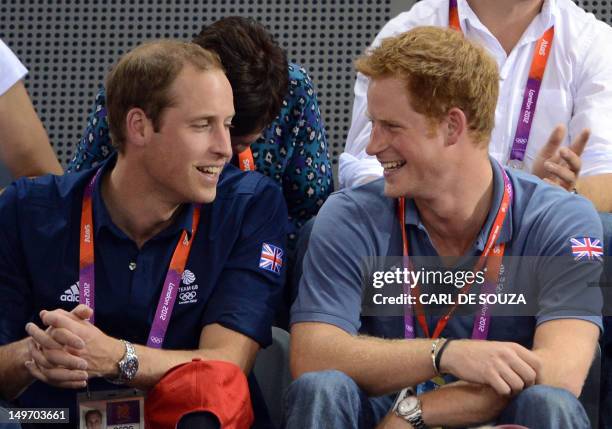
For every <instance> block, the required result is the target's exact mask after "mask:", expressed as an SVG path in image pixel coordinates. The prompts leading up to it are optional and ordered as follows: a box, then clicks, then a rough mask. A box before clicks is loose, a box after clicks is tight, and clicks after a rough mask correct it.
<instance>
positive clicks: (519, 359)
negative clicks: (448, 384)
mask: <svg viewBox="0 0 612 429" xmlns="http://www.w3.org/2000/svg"><path fill="white" fill-rule="evenodd" d="M540 367H541V360H540V358H539V357H538V356H537V355H536V354H535V353H534V352H532V351H531V350H528V349H526V348H525V347H523V346H521V345H519V344H516V343H510V342H499V341H480V340H454V341H453V342H452V343H450V344H449V345H448V347H447V348H446V350H445V351H444V354H443V355H442V359H441V361H440V371H441V372H443V373H448V374H452V375H454V376H455V377H457V378H458V379H460V380H464V381H468V382H471V383H478V384H484V385H488V386H491V387H492V388H493V389H494V390H495V391H496V392H497V393H498V394H500V395H515V394H517V393H519V392H520V391H522V390H523V389H524V388H526V387H529V386H532V385H533V384H535V381H536V375H537V373H538V371H539V370H540Z"/></svg>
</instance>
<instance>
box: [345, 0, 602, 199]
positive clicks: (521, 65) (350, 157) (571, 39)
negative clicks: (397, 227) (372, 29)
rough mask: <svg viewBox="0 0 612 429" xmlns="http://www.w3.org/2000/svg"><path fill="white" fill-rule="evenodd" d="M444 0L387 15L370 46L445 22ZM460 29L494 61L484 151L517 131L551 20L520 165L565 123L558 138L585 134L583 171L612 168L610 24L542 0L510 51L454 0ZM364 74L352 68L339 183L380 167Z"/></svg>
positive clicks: (565, 2) (502, 146)
mask: <svg viewBox="0 0 612 429" xmlns="http://www.w3.org/2000/svg"><path fill="white" fill-rule="evenodd" d="M448 3H449V1H448V0H424V1H421V2H419V3H416V4H415V5H414V6H413V7H412V9H411V10H410V11H408V12H404V13H401V14H400V15H398V16H397V17H395V18H394V19H392V20H391V21H389V22H388V23H387V24H386V25H385V26H384V27H383V29H382V30H381V32H380V33H379V34H378V35H377V36H376V39H374V42H373V44H372V46H378V45H379V44H380V42H381V40H382V39H384V38H386V37H390V36H395V35H397V34H400V33H403V32H406V31H408V30H410V29H411V28H413V27H416V26H419V25H437V26H444V27H447V26H448V12H449V11H448V8H449V6H448ZM457 3H458V8H459V21H460V25H461V29H462V31H463V33H464V34H465V35H466V36H467V37H468V38H469V39H470V40H472V41H475V42H478V43H480V44H482V45H483V46H484V47H485V48H486V49H487V51H488V52H489V53H490V54H491V55H492V56H493V58H494V59H495V60H496V61H497V64H498V66H499V70H500V78H501V79H500V91H499V98H498V101H497V109H496V111H495V128H494V129H493V133H492V135H491V141H490V144H489V152H490V153H491V155H492V156H493V157H494V158H496V159H497V160H499V161H500V162H502V163H504V164H505V163H507V161H508V158H509V155H510V148H511V145H512V141H513V139H514V134H515V131H516V124H517V121H518V116H519V112H520V109H521V104H522V101H523V91H524V89H525V83H526V81H527V75H528V74H529V67H530V65H531V60H532V57H533V51H534V49H535V45H536V42H537V40H538V39H539V38H540V37H541V36H542V34H543V33H544V32H545V31H546V30H547V29H548V28H550V26H551V25H553V24H554V26H555V35H554V39H553V46H552V51H551V53H550V57H549V59H548V64H547V67H546V71H545V73H544V78H543V81H542V86H541V90H540V94H539V98H538V103H537V106H536V110H535V115H534V119H533V126H532V128H531V133H530V135H529V141H528V145H527V152H526V154H525V159H524V162H525V165H524V167H523V168H524V169H525V170H527V171H531V168H532V165H533V160H534V157H535V156H536V155H537V153H538V151H539V150H540V148H541V147H542V146H543V145H544V144H546V142H547V141H548V137H549V136H550V133H551V132H552V130H553V128H554V127H555V126H556V125H558V124H564V125H565V126H566V127H567V129H568V130H569V133H568V134H569V135H566V137H565V140H564V141H563V145H565V146H569V144H570V142H571V141H572V140H573V139H574V138H575V137H576V136H577V135H578V134H579V133H580V132H581V131H582V130H583V129H584V128H589V129H590V130H591V137H590V139H589V141H588V143H587V146H586V148H585V150H584V153H583V154H582V170H581V175H582V176H589V175H595V174H604V173H612V55H611V54H612V51H611V48H610V46H612V27H610V26H608V25H607V24H606V23H604V22H602V21H598V20H597V19H596V18H595V17H594V16H593V14H590V13H586V12H585V11H584V10H582V9H580V8H579V7H578V6H576V5H575V4H574V3H573V2H572V1H571V0H545V1H544V4H543V6H542V10H541V12H540V14H539V15H538V16H536V17H535V18H534V20H533V21H532V22H531V24H530V25H529V27H528V28H527V30H525V32H524V34H523V35H522V36H521V39H520V40H519V42H518V43H517V45H516V46H515V47H514V49H513V50H512V52H511V53H510V55H506V52H505V51H504V49H503V48H502V46H501V45H500V43H499V42H498V41H497V39H495V37H494V36H493V35H492V34H491V32H490V31H489V30H488V29H487V28H486V27H485V26H484V25H483V24H482V23H481V22H480V20H479V19H478V17H477V16H476V14H475V13H474V12H473V11H472V9H471V8H470V6H469V5H468V3H467V1H466V0H458V2H457ZM367 88H368V79H367V78H366V77H365V76H363V75H361V74H360V73H358V74H357V81H356V83H355V100H354V103H353V118H352V123H351V128H350V130H349V133H348V137H347V142H346V146H345V148H344V153H342V154H341V155H340V167H339V176H340V177H339V181H340V187H341V188H342V187H350V186H353V185H356V184H359V183H362V182H363V181H364V179H365V178H366V177H368V176H380V175H382V167H381V165H380V163H379V162H378V161H377V160H376V158H374V157H371V156H368V155H367V154H366V153H365V148H366V146H367V144H368V141H369V138H370V131H371V128H372V127H371V124H370V123H369V121H368V119H367V117H366V115H365V113H366V110H367Z"/></svg>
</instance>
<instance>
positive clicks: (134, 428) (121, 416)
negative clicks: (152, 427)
mask: <svg viewBox="0 0 612 429" xmlns="http://www.w3.org/2000/svg"><path fill="white" fill-rule="evenodd" d="M144 398H145V395H144V392H142V391H140V390H137V389H124V390H104V391H97V392H84V393H79V394H78V396H77V402H78V409H79V427H80V428H82V429H144V427H145V425H144Z"/></svg>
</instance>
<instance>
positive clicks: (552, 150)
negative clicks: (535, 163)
mask: <svg viewBox="0 0 612 429" xmlns="http://www.w3.org/2000/svg"><path fill="white" fill-rule="evenodd" d="M564 138H565V126H563V125H562V124H559V125H557V126H556V127H555V129H554V130H553V132H552V133H551V134H550V137H548V141H547V142H546V144H545V145H544V146H542V149H540V153H539V154H538V155H539V156H541V157H542V158H543V159H548V158H552V157H553V156H555V154H556V153H557V151H558V150H559V146H561V142H562V141H563V139H564Z"/></svg>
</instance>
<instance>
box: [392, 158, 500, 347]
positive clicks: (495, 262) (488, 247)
mask: <svg viewBox="0 0 612 429" xmlns="http://www.w3.org/2000/svg"><path fill="white" fill-rule="evenodd" d="M500 168H501V167H500ZM501 170H502V174H503V177H504V194H503V197H502V201H501V204H500V206H499V209H498V211H497V214H496V216H495V220H494V221H493V226H492V227H491V232H490V233H489V237H488V239H487V242H486V244H485V247H484V250H483V252H482V254H481V255H480V257H479V258H478V261H477V262H476V265H475V266H474V271H480V270H482V268H483V267H484V266H485V264H486V265H487V272H486V276H485V281H486V282H488V283H489V284H491V283H492V282H497V278H498V276H499V270H500V265H501V259H502V257H503V255H504V251H505V244H504V243H500V244H495V242H496V241H497V238H498V237H499V234H500V232H501V228H502V226H503V224H504V220H505V218H506V214H507V213H508V209H509V207H510V204H511V201H512V185H511V183H510V179H509V178H508V176H507V174H506V172H505V171H504V170H503V168H501ZM405 215H406V201H405V198H404V197H401V198H398V204H397V217H398V220H399V223H400V228H401V231H402V244H403V249H402V250H403V256H404V261H405V263H406V265H408V266H407V267H405V268H408V269H410V270H412V269H413V268H412V264H411V262H410V249H409V241H408V234H407V232H406V224H405ZM491 251H492V252H493V255H494V256H493V257H491V258H490V260H489V255H490V253H491ZM472 285H473V282H471V283H470V284H468V285H466V286H464V287H463V288H462V289H461V291H460V292H459V293H468V292H469V290H470V289H471V287H472ZM410 293H411V294H413V295H414V296H415V304H416V310H417V311H416V319H417V321H418V323H419V325H420V326H421V328H422V329H423V332H424V333H425V335H426V336H427V337H431V338H438V337H439V336H440V334H441V333H442V331H443V330H444V328H445V327H446V325H447V324H448V321H449V320H450V319H451V317H452V316H453V313H454V312H455V310H456V309H457V306H458V302H459V301H458V300H457V302H456V303H455V304H454V305H453V306H452V307H451V309H450V310H449V311H448V313H447V314H446V315H444V316H443V317H442V318H441V319H440V320H438V324H437V325H436V328H435V330H434V333H433V335H431V336H430V334H429V326H428V325H427V320H426V319H425V311H424V309H423V306H422V304H421V302H420V299H419V296H420V287H419V285H418V284H417V285H415V287H413V288H412V289H411V292H410ZM482 310H484V313H483V312H482V311H481V312H480V313H479V314H481V317H480V319H483V318H484V319H483V320H484V322H485V323H486V325H485V327H484V329H483V328H481V329H479V330H477V329H476V325H477V324H478V320H476V321H475V322H474V330H473V337H475V338H479V339H480V337H482V336H483V334H484V338H483V339H485V338H486V334H487V332H488V327H489V321H490V315H488V307H487V308H483V309H482ZM404 318H405V320H404V334H405V336H406V338H414V337H415V332H414V326H413V321H412V308H411V306H410V305H406V306H405V307H404Z"/></svg>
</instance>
